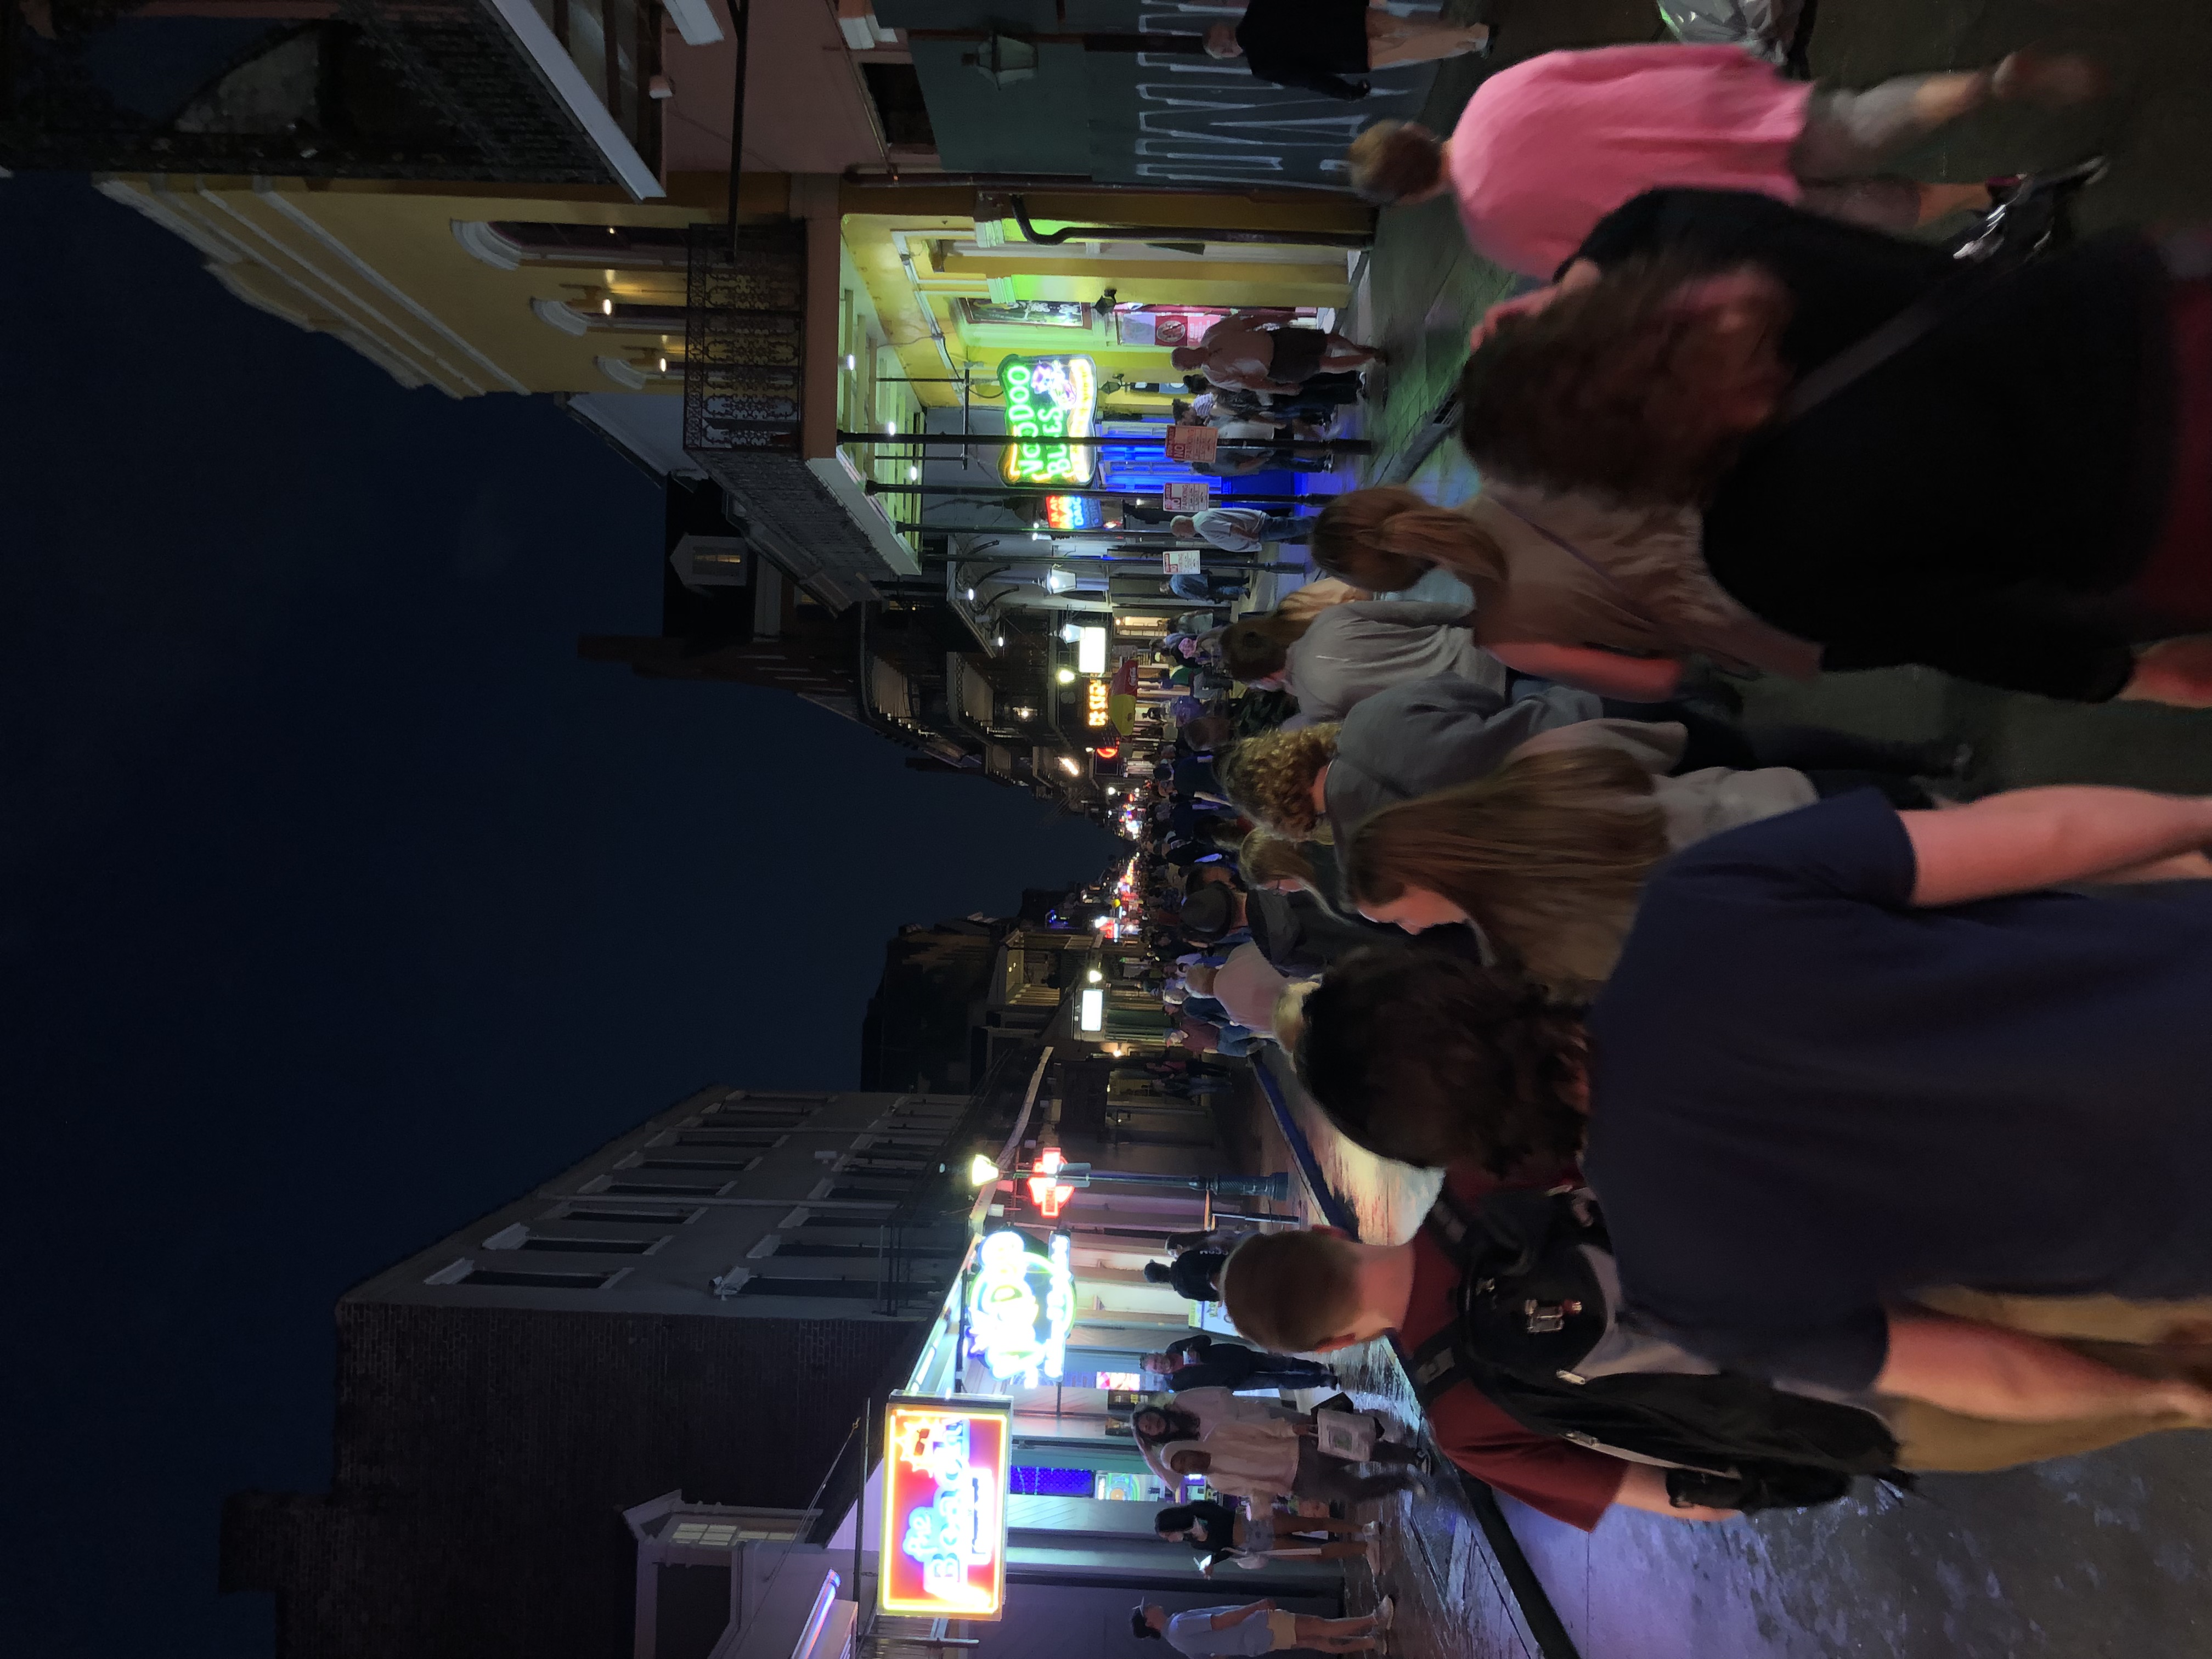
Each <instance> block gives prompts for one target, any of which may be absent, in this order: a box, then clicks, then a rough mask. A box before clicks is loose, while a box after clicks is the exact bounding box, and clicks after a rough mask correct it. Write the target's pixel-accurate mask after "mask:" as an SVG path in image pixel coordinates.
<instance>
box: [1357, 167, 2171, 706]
mask: <svg viewBox="0 0 2212 1659" xmlns="http://www.w3.org/2000/svg"><path fill="white" fill-rule="evenodd" d="M1955 272H1956V267H1955V265H1954V262H1953V261H1952V260H1950V259H1949V258H1946V257H1945V256H1944V255H1943V254H1942V252H1940V251H1939V250H1936V249H1934V248H1930V247H1925V246H1919V245H1917V244H1913V243H1908V242H1904V241H1899V240H1896V239H1894V238H1891V237H1887V236H1882V235H1879V234H1875V233H1873V232H1870V231H1864V230H1861V229H1858V228H1855V227H1852V226H1849V225H1843V224H1838V223H1837V222H1834V221H1832V220H1827V219H1822V218H1819V217H1816V216H1813V215H1809V214H1806V213H1802V212H1799V211H1798V210H1796V209H1794V208H1790V207H1788V206H1785V205H1784V204H1781V203H1779V202H1777V201H1774V200H1771V198H1768V197H1763V196H1755V195H1747V194H1744V193H1741V192H1724V191H1656V192H1653V193H1651V194H1649V195H1645V196H1642V197H1638V198H1637V199H1636V200H1635V201H1633V202H1631V203H1630V204H1627V205H1626V207H1623V208H1621V209H1620V210H1618V211H1616V212H1615V213H1613V214H1612V215H1611V216H1608V217H1607V219H1606V220H1605V222H1603V223H1601V225H1600V226H1598V228H1596V229H1595V231H1593V232H1592V233H1591V235H1590V237H1589V240H1588V241H1586V242H1585V243H1584V245H1583V248H1582V250H1581V252H1580V253H1579V254H1578V255H1577V258H1576V260H1575V262H1574V263H1573V264H1571V266H1570V267H1569V268H1568V270H1567V271H1566V273H1565V276H1563V277H1562V279H1561V282H1560V283H1559V285H1558V286H1557V287H1556V288H1554V289H1551V290H1547V292H1546V293H1545V294H1543V295H1535V296H1530V298H1529V300H1528V301H1527V302H1522V303H1520V304H1518V305H1517V306H1516V308H1513V309H1510V311H1508V312H1507V313H1506V314H1505V315H1504V316H1503V317H1502V318H1501V319H1499V320H1498V321H1497V323H1496V324H1495V325H1494V327H1493V328H1492V331H1491V332H1490V335H1489V337H1488V338H1487V339H1486V341H1485V342H1484V343H1483V344H1482V345H1481V347H1480V349H1478V350H1477V351H1476V352H1475V354H1474V356H1473V357H1472V358H1471V359H1470V360H1469V362H1468V367H1467V370H1466V374H1465V375H1464V377H1463V380H1462V392H1461V410H1462V414H1461V435H1462V441H1463V443H1464V444H1465V446H1466V447H1467V450H1468V453H1469V455H1470V456H1471V457H1472V458H1473V459H1474V461H1475V463H1476V465H1478V466H1479V467H1480V468H1481V469H1482V470H1483V471H1484V472H1485V474H1486V476H1497V477H1507V478H1510V479H1511V480H1513V481H1514V482H1515V483H1516V484H1521V485H1526V486H1529V487H1533V488H1537V489H1547V490H1551V491H1554V492H1559V493H1562V494H1565V493H1571V492H1584V493H1587V494H1589V495H1595V496H1598V497H1601V498H1604V499H1608V500H1611V501H1618V502H1620V503H1622V504H1623V505H1626V506H1635V507H1644V506H1649V507H1656V508H1674V507H1694V508H1697V509H1699V512H1700V513H1701V519H1700V528H1699V540H1698V544H1697V546H1696V549H1695V551H1696V554H1697V556H1698V557H1699V559H1700V560H1701V561H1702V563H1703V565H1704V567H1705V571H1706V572H1707V573H1708V574H1710V576H1711V580H1713V581H1715V582H1717V584H1718V586H1719V587H1720V588H1721V589H1722V590H1723V591H1724V592H1726V593H1727V594H1728V595H1729V597H1730V598H1731V599H1734V600H1735V602H1736V603H1737V604H1739V605H1741V606H1742V607H1743V608H1745V609H1746V610H1747V611H1751V612H1752V613H1753V614H1755V615H1756V616H1758V617H1761V618H1763V619H1764V620H1765V622H1766V623H1770V624H1771V626H1773V627H1774V628H1776V629H1783V630H1785V631H1786V632H1787V633H1788V634H1790V635H1794V636H1796V637H1797V638H1799V639H1802V640H1805V641H1816V642H1818V644H1819V646H1820V656H1819V663H1820V666H1821V667H1822V668H1824V669H1849V668H1871V667H1879V666H1882V665H1891V664H1899V663H1919V664H1923V665H1927V666H1929V667H1934V668H1940V669H1942V670H1944V671H1948V672H1950V673H1953V674H1956V675H1958V676H1960V678H1966V679H1972V680H1976V681H1978V682H1980V683H1981V684H1987V685H1994V686H1998V687H2001V688H2003V689H2007V690H2023V691H2035V692H2039V693H2041V694H2043V695H2044V696H2052V697H2059V698H2066V699H2071V700H2075V701H2079V702H2104V701H2106V700H2109V699H2112V698H2114V697H2132V698H2145V699H2153V700H2156V701H2160V702H2174V703H2179V704H2180V705H2182V706H2185V707H2192V708H2194V707H2203V706H2207V705H2212V665H2208V660H2207V658H2208V653H2207V647H2206V642H2205V641H2202V640H2197V639H2192V638H2188V637H2183V636H2188V635H2198V634H2202V633H2203V632H2205V631H2206V630H2208V629H2212V283H2208V282H2207V281H2206V280H2204V279H2203V277H2202V276H2187V277H2179V278H2178V277H2176V276H2172V275H2170V274H2169V272H2168V270H2167V269H2166V266H2165V264H2163V263H2162V262H2161V258H2160V248H2159V247H2158V246H2154V244H2153V243H2152V242H2150V241H2149V240H2147V239H2145V238H2142V237H2141V236H2137V235H2134V234H2112V235H2106V236H2100V237H2096V238H2093V239H2092V240H2087V241H2084V242H2081V243H2080V244H2078V245H2076V246H2072V247H2069V248H2064V249H2062V250H2060V251H2058V252H2052V253H2048V254H2045V255H2044V256H2042V257H2040V258H2037V259H2036V260H2034V261H2033V262H2032V263H2030V264H2027V265H2025V266H2022V267H2021V268H2018V269H2015V270H2008V271H2007V272H2005V273H2004V274H2002V275H2000V276H1994V277H1990V278H1986V279H1984V280H1982V281H1979V282H1978V283H1975V286H1974V287H1973V289H1972V293H1971V295H1970V296H1969V295H1962V294H1961V292H1960V289H1958V288H1957V287H1956V286H1955V283H1958V282H1959V281H1961V280H1972V279H1971V278H1969V279H1962V278H1960V277H1959V276H1957V275H1956V274H1955ZM1915 330H1917V332H1916V331H1915ZM1876 331H1887V332H1885V333H1884V334H1883V335H1882V336H1881V337H1879V338H1878V341H1877V343H1879V344H1880V345H1881V347H1882V351H1881V356H1880V359H1879V361H1878V362H1875V364H1874V365H1873V366H1872V367H1871V368H1869V369H1867V370H1866V371H1865V372H1863V373H1856V374H1854V373H1851V372H1850V367H1851V365H1852V363H1853V362H1854V355H1853V354H1855V353H1862V352H1863V351H1865V350H1866V349H1867V347H1866V346H1865V344H1864V343H1865V342H1867V341H1869V338H1874V337H1876ZM1983 477H2033V478H2034V479H2035V480H2036V484H2035V487H2034V488H2033V489H1960V487H1959V480H1960V478H1983ZM1317 545H1318V544H1317ZM1624 591H1626V590H1624ZM2144 641H2160V643H2157V644H2154V645H2152V646H2150V647H2149V648H2148V649H2146V650H2143V651H2142V652H2141V653H2140V654H2139V653H2138V651H2137V649H2136V647H2137V646H2138V645H2140V644H2142V642H2144ZM1507 654H1508V656H1509V658H1510V655H1511V653H1510V651H1509V652H1508V653H1507Z"/></svg>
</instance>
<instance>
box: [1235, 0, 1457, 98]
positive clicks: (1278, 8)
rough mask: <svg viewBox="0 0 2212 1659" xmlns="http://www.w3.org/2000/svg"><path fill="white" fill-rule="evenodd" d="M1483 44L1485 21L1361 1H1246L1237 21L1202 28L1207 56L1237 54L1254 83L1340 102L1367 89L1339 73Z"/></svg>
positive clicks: (1348, 73)
mask: <svg viewBox="0 0 2212 1659" xmlns="http://www.w3.org/2000/svg"><path fill="white" fill-rule="evenodd" d="M1489 46H1490V29H1489V27H1488V25H1486V24H1482V23H1470V24H1466V25H1463V26H1462V25H1460V24H1456V23H1444V22H1436V21H1429V20H1427V19H1425V18H1424V19H1415V18H1407V17H1393V16H1392V15H1390V14H1389V13H1388V12H1385V11H1382V10H1378V9H1375V8H1374V7H1372V6H1370V5H1367V4H1364V3H1362V0H1250V3H1249V4H1248V5H1247V6H1246V7H1245V9H1244V17H1243V21H1242V22H1237V23H1216V24H1215V25H1214V26H1213V27H1212V28H1210V29H1208V30H1206V52H1207V54H1208V55H1209V56H1211V57H1214V58H1243V59H1244V60H1245V62H1246V63H1247V64H1249V67H1250V69H1251V70H1252V73H1253V74H1254V75H1255V76H1257V77H1258V78H1259V79H1261V80H1262V81H1268V82H1273V84H1275V85H1276V86H1279V87H1296V88H1300V89H1302V90H1304V91H1307V92H1318V93H1321V94H1323V95H1325V96H1327V97H1330V98H1346V99H1350V98H1364V97H1365V96H1366V95H1367V93H1368V86H1367V83H1366V82H1364V81H1352V80H1347V79H1346V76H1357V75H1363V74H1364V73H1365V72H1366V71H1368V70H1378V69H1389V68H1391V67H1392V66H1394V65H1395V64H1423V63H1427V62H1430V61H1431V60H1432V59H1434V58H1457V57H1459V56H1461V55H1462V53H1465V52H1486V51H1487V50H1488V49H1489Z"/></svg>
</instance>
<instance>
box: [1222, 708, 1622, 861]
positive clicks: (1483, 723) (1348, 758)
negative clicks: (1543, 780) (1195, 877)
mask: <svg viewBox="0 0 2212 1659" xmlns="http://www.w3.org/2000/svg"><path fill="white" fill-rule="evenodd" d="M1603 713H1604V708H1603V705H1602V704H1601V702H1600V701H1599V700H1598V699H1597V698H1596V697H1595V696H1591V695H1590V694H1589V692H1587V691H1573V690H1567V689H1566V688H1565V687H1564V686H1553V687H1548V688H1545V689H1542V690H1537V691H1534V693H1533V694H1531V695H1529V696H1523V697H1521V698H1518V699H1512V700H1509V699H1508V698H1507V697H1506V696H1504V695H1502V694H1501V693H1499V692H1498V691H1494V690H1492V689H1491V688H1489V687H1488V686H1485V685H1479V684H1476V683H1475V682H1474V681H1473V680H1467V679H1461V678H1457V677H1456V676H1452V675H1444V676H1440V677H1438V678H1435V679H1429V680H1413V681H1408V682H1407V683H1406V684H1401V685H1395V686H1392V687H1391V688H1390V689H1389V690H1387V691H1381V692H1377V693H1376V695H1375V696H1371V697H1369V698H1367V699H1365V700H1364V702H1361V703H1360V704H1359V706H1358V707H1357V708H1354V709H1353V710H1352V712H1351V714H1347V715H1346V716H1345V718H1344V720H1342V721H1340V722H1336V723H1329V724H1323V725H1320V726H1306V727H1304V729H1302V730H1299V731H1294V732H1263V733H1261V734H1260V735H1259V736H1256V737H1250V738H1245V739H1243V741H1242V742H1241V743H1239V744H1237V746H1236V747H1235V748H1233V749H1231V750H1229V751H1228V752H1227V753H1226V754H1225V755H1223V756H1221V757H1218V759H1217V761H1216V762H1215V768H1216V770H1217V771H1218V773H1219V775H1220V778H1221V784H1222V787H1223V788H1224V789H1225V790H1226V791H1227V792H1228V793H1229V798H1230V799H1231V800H1232V801H1234V802H1235V803H1236V804H1237V806H1238V808H1240V809H1241V810H1242V811H1243V812H1244V814H1245V815H1246V816H1247V817H1249V818H1251V819H1252V821H1253V822H1254V823H1257V824H1259V825H1260V826H1261V827H1262V828H1264V829H1272V830H1273V831H1274V832H1275V833H1276V834H1277V835H1279V836H1285V837H1287V838H1288V839H1290V840H1292V841H1300V842H1304V841H1314V840H1316V839H1319V838H1320V831H1321V830H1322V827H1323V826H1324V825H1326V826H1328V829H1329V830H1330V832H1331V834H1330V839H1331V840H1332V841H1333V842H1334V844H1335V845H1337V846H1340V847H1342V846H1346V845H1349V844H1350V841H1351V836H1352V829H1354V828H1355V827H1356V826H1357V825H1358V823H1359V822H1360V821H1361V820H1362V819H1364V817H1367V815H1368V814H1369V813H1370V812H1373V811H1378V810H1379V809H1381V808H1383V807H1384V806H1387V805H1390V803H1392V802H1393V801H1400V800H1411V799H1413V798H1414V797H1415V796H1417V795H1426V794H1431V793H1435V792H1436V791H1437V790H1438V789H1442V788H1444V787H1448V786H1449V785H1451V784H1455V783H1466V782H1471V781H1473V780H1474V779H1476V778H1480V777H1486V776H1488V775H1490V774H1491V773H1492V772H1494V771H1496V770H1497V769H1498V768H1499V767H1500V766H1502V765H1504V763H1505V762H1506V759H1507V758H1508V757H1510V755H1512V753H1513V752H1514V751H1515V750H1517V749H1518V748H1519V747H1520V746H1521V745H1522V744H1524V743H1526V742H1527V741H1528V739H1529V738H1533V737H1534V736H1535V735H1536V734H1537V733H1538V732H1547V731H1549V730H1551V729H1552V728H1553V727H1554V726H1567V725H1571V724H1572V723H1574V722H1576V721H1577V720H1595V719H1597V718H1598V717H1599V716H1600V715H1601V714H1603Z"/></svg>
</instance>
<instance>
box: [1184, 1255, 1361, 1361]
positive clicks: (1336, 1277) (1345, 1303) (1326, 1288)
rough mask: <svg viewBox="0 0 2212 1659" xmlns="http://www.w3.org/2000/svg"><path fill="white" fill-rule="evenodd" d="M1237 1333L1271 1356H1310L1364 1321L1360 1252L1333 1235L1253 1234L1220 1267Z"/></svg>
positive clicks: (1225, 1300)
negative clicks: (1309, 1354) (1320, 1347)
mask: <svg viewBox="0 0 2212 1659" xmlns="http://www.w3.org/2000/svg"><path fill="white" fill-rule="evenodd" d="M1218 1283H1219V1285H1220V1288H1221V1302H1222V1305H1223V1307H1225V1309H1227V1310H1228V1313H1229V1322H1230V1323H1231V1324H1232V1325H1234V1326H1236V1327H1237V1334H1238V1335H1240V1336H1243V1337H1248V1338H1249V1339H1250V1340H1252V1341H1253V1342H1255V1343H1257V1344H1258V1345H1259V1346H1261V1347H1262V1348H1264V1349H1266V1350H1267V1352H1270V1353H1310V1352H1313V1351H1314V1350H1315V1349H1316V1348H1318V1347H1319V1346H1321V1345H1322V1343H1324V1342H1327V1341H1328V1340H1330V1339H1331V1338H1332V1337H1339V1336H1344V1335H1346V1334H1349V1333H1350V1332H1351V1329H1352V1325H1353V1323H1354V1322H1356V1321H1357V1320H1358V1316H1359V1251H1358V1246H1357V1245H1355V1244H1353V1243H1352V1241H1351V1240H1350V1239H1348V1238H1340V1237H1337V1236H1336V1235H1335V1234H1334V1233H1320V1232H1290V1233H1255V1234H1254V1235H1253V1236H1252V1237H1250V1238H1248V1239H1246V1240H1245V1241H1244V1242H1243V1243H1242V1244H1239V1245H1238V1246H1237V1248H1236V1249H1235V1250H1234V1251H1232V1252H1231V1254H1230V1257H1229V1260H1228V1261H1225V1262H1223V1263H1222V1264H1221V1276H1220V1279H1219V1280H1218Z"/></svg>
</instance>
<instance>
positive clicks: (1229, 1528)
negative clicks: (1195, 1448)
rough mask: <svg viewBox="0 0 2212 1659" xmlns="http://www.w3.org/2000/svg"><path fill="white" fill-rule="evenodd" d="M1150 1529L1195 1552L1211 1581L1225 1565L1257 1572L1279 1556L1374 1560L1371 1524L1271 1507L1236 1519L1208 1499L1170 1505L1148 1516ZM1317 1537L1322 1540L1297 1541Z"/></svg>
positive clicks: (1263, 1506) (1260, 1507) (1233, 1512)
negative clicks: (1226, 1563) (1304, 1534)
mask: <svg viewBox="0 0 2212 1659" xmlns="http://www.w3.org/2000/svg"><path fill="white" fill-rule="evenodd" d="M1152 1530H1153V1532H1154V1533H1155V1534H1158V1536H1159V1537H1161V1538H1164V1539H1166V1540H1168V1541H1170V1542H1175V1541H1182V1542H1185V1543H1188V1544H1189V1545H1191V1546H1192V1547H1194V1549H1196V1550H1197V1551H1198V1553H1199V1555H1198V1570H1199V1571H1200V1572H1202V1573H1206V1574H1207V1575H1209V1576H1211V1574H1212V1571H1213V1570H1214V1568H1216V1567H1218V1566H1219V1565H1221V1564H1222V1563H1223V1562H1225V1561H1229V1562H1233V1563H1235V1564H1236V1565H1237V1566H1240V1567H1243V1568H1246V1569H1248V1570H1252V1571H1257V1570H1258V1569H1260V1568H1262V1567H1265V1566H1267V1565H1268V1563H1269V1560H1270V1559H1271V1558H1272V1557H1273V1556H1274V1555H1275V1554H1277V1553H1281V1554H1284V1555H1289V1556H1296V1557H1300V1558H1303V1559H1307V1560H1320V1561H1345V1560H1352V1559H1358V1558H1361V1557H1364V1558H1365V1559H1368V1560H1369V1561H1370V1562H1373V1561H1374V1560H1375V1559H1376V1546H1375V1541H1374V1533H1375V1525H1374V1523H1373V1522H1361V1521H1353V1520H1349V1519H1345V1518H1341V1517H1339V1516H1329V1515H1289V1514H1285V1513H1284V1512H1283V1511H1282V1510H1279V1509H1278V1508H1277V1507H1275V1506H1274V1505H1273V1504H1255V1505H1254V1506H1253V1507H1252V1508H1251V1509H1250V1510H1249V1511H1248V1512H1247V1513H1245V1514H1243V1515H1239V1514H1237V1511H1236V1510H1232V1509H1231V1508H1230V1507H1229V1506H1228V1505H1227V1504H1217V1503H1214V1502H1212V1500H1211V1499H1200V1501H1198V1502H1196V1503H1191V1504H1171V1505H1170V1506H1169V1507H1168V1508H1166V1509H1164V1510H1160V1511H1159V1513H1158V1514H1157V1515H1155V1516H1153V1517H1152ZM1301 1533H1319V1534H1322V1538H1321V1539H1320V1540H1311V1539H1305V1538H1301V1537H1299V1536H1298V1535H1297V1534H1301Z"/></svg>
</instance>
